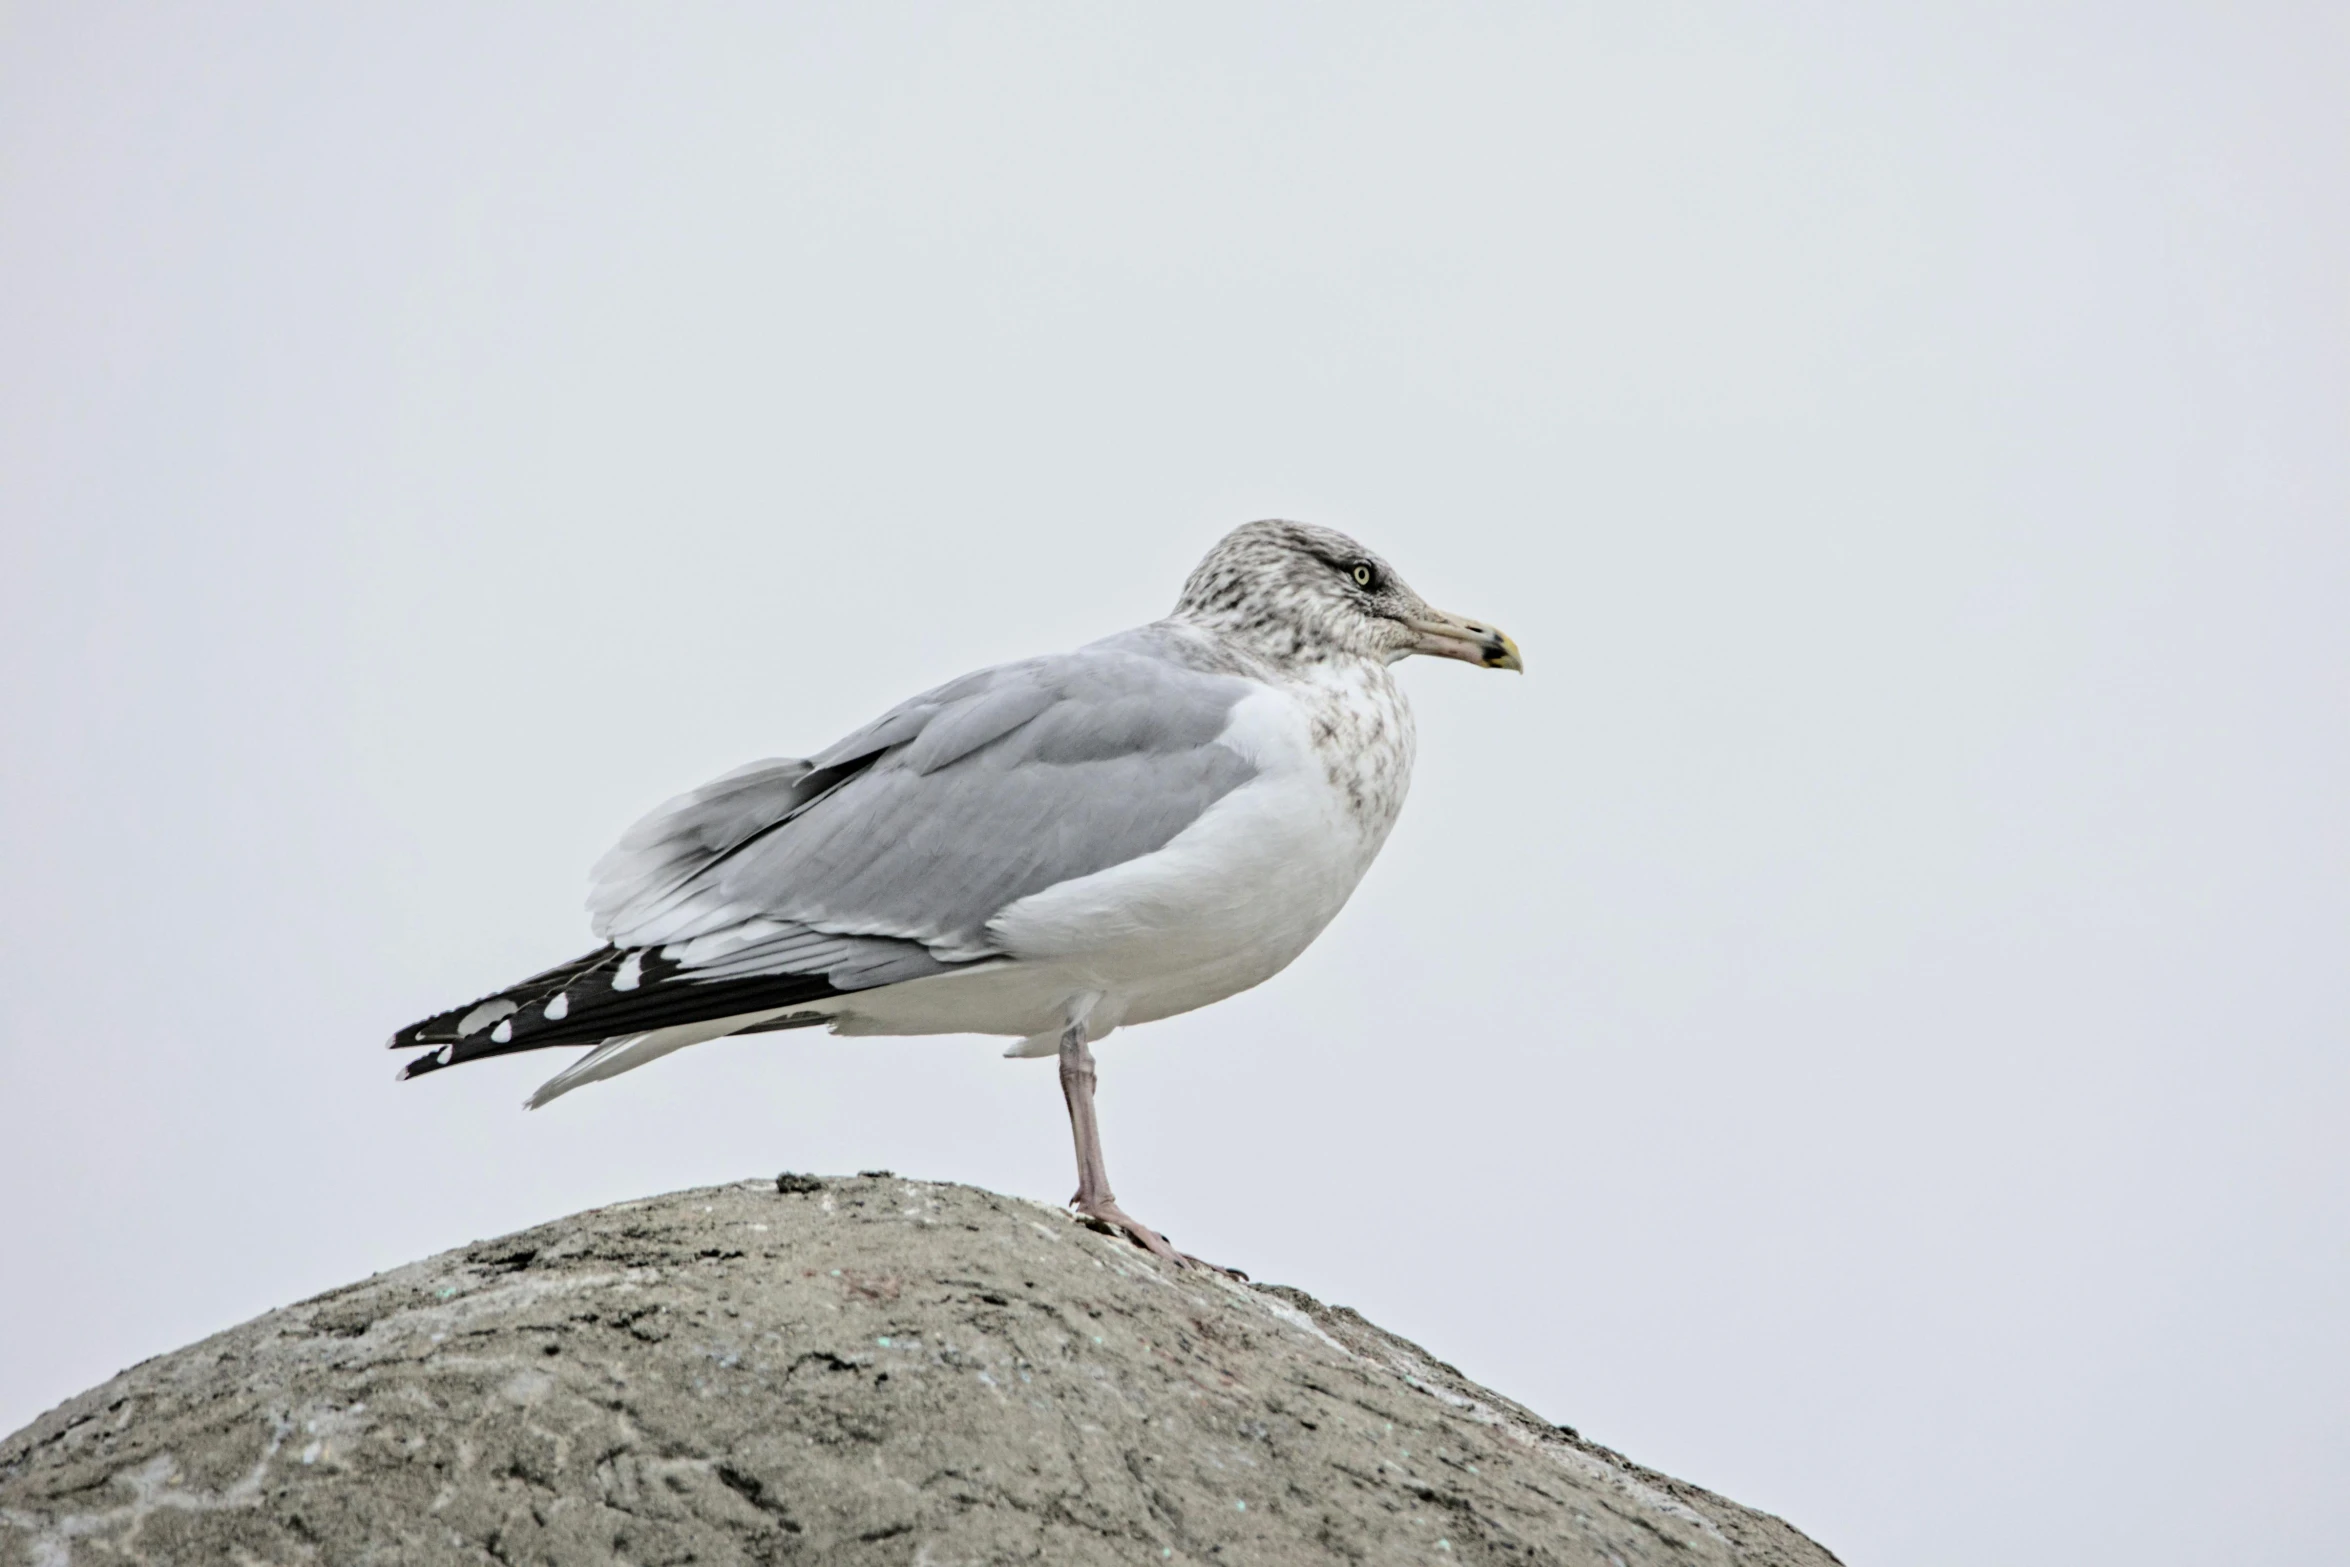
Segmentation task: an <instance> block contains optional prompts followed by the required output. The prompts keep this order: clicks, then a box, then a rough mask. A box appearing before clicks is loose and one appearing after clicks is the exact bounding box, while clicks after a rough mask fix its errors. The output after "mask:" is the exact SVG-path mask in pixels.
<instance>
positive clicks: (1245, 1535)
mask: <svg viewBox="0 0 2350 1567" xmlns="http://www.w3.org/2000/svg"><path fill="white" fill-rule="evenodd" d="M1834 1560H1835V1558H1834V1557H1832V1556H1830V1555H1829V1554H1828V1553H1827V1552H1826V1551H1825V1550H1822V1549H1821V1548H1820V1547H1819V1546H1817V1545H1815V1544H1813V1543H1812V1542H1811V1541H1810V1540H1807V1539H1806V1538H1804V1537H1803V1536H1802V1535H1800V1534H1798V1533H1797V1532H1796V1531H1795V1530H1794V1529H1792V1528H1790V1527H1788V1526H1787V1525H1786V1524H1784V1523H1782V1522H1780V1521H1779V1520H1778V1519H1776V1518H1772V1517H1768V1516H1766V1515H1764V1514H1761V1513H1757V1512H1753V1511H1751V1510H1749V1509H1747V1508H1744V1507H1740V1506H1739V1505H1737V1504H1736V1503H1734V1502H1728V1501H1724V1500H1723V1499H1722V1498H1720V1497H1718V1496H1714V1495H1711V1494H1709V1493H1707V1492H1705V1491H1701V1490H1699V1489H1697V1488H1696V1487H1694V1486H1691V1485H1687V1484H1684V1483H1683V1482H1681V1481H1678V1480H1673V1479H1668V1478H1667V1477H1665V1476H1663V1475H1660V1474H1656V1473H1654V1472H1653V1471H1650V1470H1647V1469H1644V1468H1641V1467H1640V1466H1639V1465H1637V1464H1634V1463H1632V1462H1630V1461H1628V1460H1626V1459H1624V1458H1622V1457H1620V1456H1618V1455H1617V1454H1615V1453H1612V1452H1610V1451H1609V1450H1607V1449H1606V1448H1603V1447H1599V1446H1595V1445H1593V1444H1592V1443H1589V1442H1585V1441H1582V1440H1580V1439H1578V1438H1577V1437H1575V1436H1574V1435H1573V1434H1572V1433H1571V1432H1569V1431H1567V1430H1565V1429H1564V1428H1562V1427H1557V1426H1552V1425H1549V1424H1546V1423H1545V1422H1543V1421H1542V1420H1539V1419H1537V1418H1536V1417H1535V1416H1534V1415H1532V1414H1531V1413H1529V1412H1528V1411H1526V1410H1524V1409H1522V1408H1520V1407H1519V1406H1517V1405H1516V1404H1513V1403H1511V1402H1510V1401H1509V1400H1508V1399H1505V1398H1503V1397H1501V1396H1500V1395H1498V1394H1495V1393H1491V1392H1488V1391H1486V1390H1485V1389H1484V1388H1481V1387H1478V1386H1476V1385H1474V1384H1473V1383H1470V1382H1468V1381H1467V1380H1466V1379H1464V1378H1463V1377H1462V1376H1461V1375H1460V1374H1459V1373H1458V1372H1456V1371H1454V1370H1453V1369H1452V1368H1451V1367H1449V1366H1446V1365H1444V1364H1442V1363H1440V1362H1438V1361H1435V1360H1432V1359H1430V1358H1429V1357H1428V1356H1427V1355H1425V1354H1423V1353H1422V1352H1421V1351H1419V1350H1418V1349H1416V1348H1414V1347H1413V1346H1412V1345H1410V1344H1407V1343H1405V1342H1404V1341H1403V1340H1401V1339H1398V1338H1396V1337H1394V1336H1392V1335H1391V1334H1388V1333H1384V1332H1382V1331H1380V1330H1379V1329H1378V1328H1375V1327H1373V1326H1372V1325H1371V1324H1370V1323H1368V1322H1366V1321H1364V1320H1363V1319H1362V1318H1361V1317H1359V1316H1357V1315H1355V1314H1354V1313H1353V1312H1351V1311H1348V1310H1346V1309H1344V1308H1342V1307H1328V1306H1323V1305H1321V1304H1319V1303H1318V1302H1316V1301H1314V1300H1313V1299H1311V1298H1310V1297H1308V1296H1306V1295H1304V1294H1301V1293H1299V1292H1298V1291H1296V1290H1292V1289H1284V1288H1280V1287H1278V1286H1266V1285H1250V1284H1246V1283H1242V1282H1240V1281H1238V1280H1236V1279H1230V1278H1226V1277H1224V1276H1222V1275H1218V1274H1214V1273H1211V1272H1207V1271H1205V1270H1198V1269H1193V1270H1186V1271H1184V1272H1181V1273H1175V1272H1170V1271H1169V1270H1167V1269H1165V1268H1163V1267H1160V1266H1158V1265H1156V1264H1154V1263H1153V1262H1152V1261H1151V1259H1150V1258H1148V1257H1147V1256H1145V1255H1144V1254H1143V1253H1142V1252H1141V1251H1139V1250H1137V1249H1136V1248H1135V1247H1133V1246H1131V1245H1129V1244H1127V1243H1126V1242H1125V1241H1124V1240H1122V1239H1119V1238H1116V1237H1112V1236H1108V1235H1103V1234H1100V1233H1097V1232H1095V1231H1093V1230H1091V1229H1088V1228H1086V1227H1085V1226H1084V1225H1082V1224H1080V1223H1079V1222H1077V1221H1076V1220H1074V1219H1072V1218H1071V1217H1070V1216H1069V1215H1068V1214H1067V1213H1066V1212H1064V1211H1062V1210H1060V1209H1056V1208H1048V1207H1044V1206H1042V1205H1039V1204H1035V1203H1030V1202H1025V1201H1021V1200H1018V1199H1015V1198H1007V1197H998V1196H994V1195H992V1194H990V1193H987V1192H982V1191H976V1190H973V1189H971V1188H969V1187H962V1186H945V1185H933V1184H930V1183H927V1182H921V1181H909V1180H900V1179H897V1178H895V1177H887V1176H883V1175H879V1174H875V1175H871V1176H860V1177H858V1178H855V1179H823V1180H818V1179H815V1178H811V1177H805V1176H802V1177H795V1178H793V1179H791V1180H787V1181H785V1182H783V1183H781V1189H780V1190H779V1187H778V1182H776V1181H774V1180H760V1181H756V1182H746V1183H743V1184H741V1185H736V1186H720V1187H713V1188H710V1189H708V1190H704V1191H693V1192H681V1193H678V1194H675V1195H673V1196H668V1197H658V1198H653V1199H650V1200H647V1201H644V1202H633V1203H622V1204H620V1205H618V1206H616V1207H611V1208H601V1209H597V1210H595V1211H593V1212H589V1213H583V1214H579V1215H576V1216H574V1217H572V1218H568V1219H561V1220H558V1221H556V1222H554V1223H552V1224H546V1225H541V1226H540V1227H539V1228H537V1229H534V1230H528V1231H525V1232H523V1233H522V1234H519V1235H512V1236H508V1237H506V1238H505V1239H503V1240H495V1241H485V1242H482V1243H479V1244H477V1245H473V1246H468V1247H465V1248H463V1249H462V1250H458V1251H452V1252H446V1253H443V1254H442V1255H440V1256H438V1257H433V1258H430V1259H428V1260H426V1261H423V1262H418V1263H414V1264H411V1265H410V1266H408V1267H405V1268H399V1269H396V1270H394V1271H392V1272H390V1273H385V1274H381V1275H378V1276H377V1277H375V1278H372V1279H369V1280H367V1281H365V1282H364V1283H360V1284H354V1285H351V1286H349V1287H348V1288H345V1289H340V1290H336V1291H333V1292H332V1293H329V1294H326V1295H321V1296H319V1297H318V1298H317V1299H315V1300H309V1301H304V1302H303V1303H302V1304H300V1305H297V1306H288V1307H286V1308H284V1309H283V1310H280V1311H273V1312H271V1313H269V1314H268V1315H267V1316H264V1317H260V1318H258V1319H256V1320H254V1321H252V1322H248V1323H246V1324H245V1325H243V1326H242V1327H238V1328H232V1329H230V1330H229V1331H228V1332H226V1333H222V1334H219V1335H216V1336H215V1337H213V1338H209V1339H206V1340H205V1341H204V1342H202V1343H200V1344H195V1345H192V1346H190V1347H189V1348H187V1349H183V1350H180V1351H179V1352H177V1353H176V1354H170V1355H164V1356H160V1357H158V1358H156V1359H154V1360H150V1361H147V1362H145V1363H143V1364H141V1365H138V1366H135V1367H133V1368H132V1369H130V1370H128V1371H126V1372H123V1373H122V1374H121V1375H120V1376H117V1377H115V1378H114V1379H113V1380H112V1381H110V1382H108V1383H106V1384H105V1385H104V1386H103V1387H99V1388H96V1389H93V1390H92V1391H90V1392H88V1393H84V1394H83V1395H81V1396H80V1397H79V1398H76V1399H73V1400H71V1401H70V1402H68V1403H66V1404H64V1405H61V1406H60V1407H59V1408H57V1409H54V1410H52V1411H50V1412H49V1413H48V1414H46V1415H44V1416H42V1417H41V1418H40V1419H39V1420H36V1421H35V1422H33V1424H32V1425H31V1426H29V1427H27V1428H26V1429H24V1430H23V1431H20V1432H18V1433H17V1434H15V1435H14V1436H11V1437H9V1438H8V1439H7V1440H6V1441H5V1442H0V1563H7V1564H11V1567H14V1564H20V1563H21V1564H27V1567H31V1564H36V1563H37V1564H42V1567H51V1564H62V1563H66V1562H69V1561H70V1562H75V1563H82V1562H122V1561H139V1562H177V1563H190V1564H194V1563H215V1562H222V1563H225V1562H297V1561H312V1562H326V1563H344V1562H350V1563H383V1564H387V1567H388V1564H393V1563H403V1564H418V1567H422V1564H427V1563H489V1562H502V1563H511V1564H523V1563H560V1564H575V1563H576V1564H583V1567H584V1564H589V1563H598V1564H600V1563H607V1562H615V1561H621V1562H635V1563H647V1562H687V1561H694V1562H759V1563H787V1562H807V1563H825V1564H834V1563H876V1564H879V1563H925V1564H936V1567H945V1564H948V1563H962V1562H971V1563H983V1562H984V1563H994V1562H1014V1561H1019V1562H1047V1563H1054V1564H1061V1563H1094V1562H1103V1563H1108V1562H1120V1563H1146V1562H1206V1561H1215V1562H1223V1563H1241V1562H1249V1563H1288V1562H1379V1563H1385V1562H1401V1561H1413V1562H1458V1563H1472V1562H1512V1563H1521V1564H1523V1563H1591V1564H1594V1567H1599V1564H1616V1567H1640V1564H1645V1563H1662V1562H1672V1563H1675V1564H1676V1567H1697V1564H1715V1563H1743V1564H1752V1567H1764V1564H1769V1567H1797V1564H1826V1563H1831V1562H1833V1561H1834Z"/></svg>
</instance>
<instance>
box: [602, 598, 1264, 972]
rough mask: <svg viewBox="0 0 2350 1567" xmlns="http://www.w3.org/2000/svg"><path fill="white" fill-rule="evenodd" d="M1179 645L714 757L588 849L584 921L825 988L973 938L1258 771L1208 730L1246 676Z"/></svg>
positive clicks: (1136, 638)
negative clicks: (714, 769)
mask: <svg viewBox="0 0 2350 1567" xmlns="http://www.w3.org/2000/svg"><path fill="white" fill-rule="evenodd" d="M1178 653H1179V650H1178V649H1175V648H1172V647H1169V646H1167V645H1165V644H1164V643H1162V642H1160V641H1158V640H1156V639H1155V638H1154V636H1153V635H1152V634H1150V633H1149V632H1148V631H1147V630H1146V631H1145V632H1143V633H1129V634H1128V635H1126V636H1123V637H1119V638H1114V639H1112V640H1111V641H1109V642H1104V643H1097V644H1095V645H1094V646H1092V647H1090V648H1085V649H1081V650H1079V651H1078V652H1075V653H1068V654H1061V655H1057V656H1054V657H1049V658H1039V659H1029V660H1026V661H1024V662H1021V663H1017V664H1006V665H1002V666H1000V667H998V668H995V669H989V670H983V671H981V672H980V673H978V674H975V675H967V676H965V677H964V678H963V679H961V680H957V681H954V682H952V683H950V684H948V685H944V686H941V687H939V688H938V689H937V690H935V691H930V692H926V693H924V694H923V695H921V696H918V697H916V698H914V699H913V700H912V701H910V702H907V703H905V704H903V705H902V706H900V707H897V708H894V709H892V710H891V711H890V712H888V713H886V714H884V715H883V716H882V717H881V718H879V719H877V720H876V721H874V722H873V723H872V724H869V725H867V726H866V727H865V728H863V729H861V730H859V731H857V732H856V733H855V734H853V735H851V736H849V737H848V738H847V739H845V740H843V741H841V742H840V743H839V744H837V745H835V746H833V747H831V748H830V749H828V750H826V751H823V752H821V753H819V754H818V755H816V756H813V757H810V758H808V759H806V760H805V761H798V760H786V761H771V762H761V763H756V764H754V765H752V766H750V767H747V768H744V769H742V770H740V771H738V772H735V773H731V774H729V775H727V776H726V777H724V778H721V779H719V780H717V781H716V782H714V783H712V784H710V785H708V786H706V787H705V788H702V789H699V790H696V791H695V792H694V793H692V794H690V795H687V796H685V797H683V798H682V799H679V800H676V801H673V802H671V803H670V804H669V805H667V806H664V807H663V808H662V809H661V810H659V811H657V812H655V813H654V814H653V815H652V816H649V817H647V818H646V819H645V820H644V821H643V822H640V823H639V824H638V825H637V826H636V827H634V828H632V829H631V830H630V831H629V833H628V834H627V835H626V836H625V837H624V838H622V840H621V842H620V844H619V846H618V847H617V848H615V849H614V850H613V851H612V852H611V853H610V854H608V855H606V856H605V857H604V859H603V860H602V861H600V862H599V863H598V864H597V866H596V869H595V873H594V877H593V886H592V889H591V891H590V893H589V900H588V906H589V911H590V914H591V915H592V917H593V920H594V925H595V930H596V933H597V934H598V935H600V936H602V937H604V938H605V939H606V940H608V941H610V942H612V943H613V944H614V945H615V946H617V947H621V948H638V947H656V946H657V947H660V948H662V949H663V956H664V957H665V958H667V959H669V960H671V961H674V962H675V963H677V964H678V965H679V966H680V967H681V968H683V969H685V970H687V971H689V972H691V973H692V974H693V975H694V976H695V977H696V978H701V979H719V978H731V977H735V976H738V975H751V974H772V973H774V972H776V971H777V970H778V969H779V968H787V967H788V968H792V969H794V970H795V971H801V972H804V971H805V969H804V968H801V965H803V964H806V963H808V962H810V961H812V960H819V961H822V962H823V963H824V965H825V966H826V967H827V970H828V972H829V973H830V976H831V981H832V983H833V984H835V985H837V986H841V987H842V988H861V985H862V984H872V983H887V982H888V981H889V980H890V979H892V978H897V977H909V978H910V977H913V974H912V973H910V972H909V973H906V974H904V975H902V976H901V975H900V974H897V973H895V972H892V971H893V970H895V969H898V968H905V967H913V968H918V969H920V970H921V971H924V972H936V971H937V970H938V969H939V968H940V967H943V966H945V965H949V964H953V963H958V962H967V961H971V960H973V959H977V958H983V957H986V956H989V955H991V954H993V953H994V951H995V948H994V946H993V945H992V942H991V938H990V936H989V934H988V930H987V922H988V921H989V919H990V918H992V917H993V916H994V915H995V914H996V913H997V912H999V911H1000V910H1002V909H1003V908H1005V907H1006V906H1007V905H1009V904H1011V903H1014V902H1017V901H1018V900H1019V899H1021V898H1024V897H1027V896H1029V895H1030V894H1032V893H1036V892H1041V891H1043V890H1044V889H1045V888H1047V887H1051V886H1054V885H1056V884H1058V883H1060V882H1063V881H1068V880H1070V879H1072V878H1075V877H1079V876H1086V875H1091V874H1092V873H1093V872H1095V871H1100V870H1106V869H1108V868H1109V867H1110V866H1113V865H1118V864H1122V863H1124V862H1126V861H1128V860H1131V859H1135V858H1138V857H1139V856H1142V855H1145V854H1149V853H1152V852H1153V851H1155V850H1157V849H1159V848H1162V847H1164V846H1165V845H1166V843H1167V842H1168V841H1169V840H1170V839H1172V838H1173V837H1174V836H1175V835H1176V834H1177V833H1179V832H1181V831H1182V830H1183V829H1184V828H1185V827H1188V826H1189V825H1191V823H1192V822H1194V821H1196V820H1198V818H1199V816H1200V814H1201V813H1202V812H1204V811H1205V810H1206V809H1207V808H1208V807H1209V806H1210V805H1212V804H1214V803H1215V802H1216V801H1217V800H1219V799H1221V798H1223V797H1224V796H1225V795H1226V794H1229V793H1230V792H1231V791H1232V790H1234V789H1236V788H1238V787H1239V786H1240V785H1241V784H1243V783H1245V782H1247V781H1248V779H1249V778H1250V777H1252V776H1253V775H1254V769H1253V767H1252V765H1251V764H1250V763H1249V762H1248V761H1247V760H1246V759H1245V758H1244V757H1242V756H1241V755H1240V754H1239V753H1238V752H1237V751H1234V750H1232V749H1231V748H1229V747H1227V746H1224V745H1221V744H1219V743H1217V737H1218V736H1219V735H1220V734H1222V733H1223V731H1224V727H1225V724H1226V721H1227V719H1228V717H1229V715H1230V713H1231V710H1232V708H1233V706H1234V705H1235V704H1236V703H1237V702H1239V701H1240V699H1241V698H1242V697H1244V696H1245V695H1247V694H1248V692H1249V691H1250V689H1252V688H1251V686H1250V684H1249V683H1248V682H1246V681H1244V680H1242V679H1239V678H1237V677H1235V676H1232V675H1228V674H1221V673H1211V672H1206V671H1202V670H1199V669H1196V668H1192V667H1189V666H1188V665H1187V664H1186V663H1184V662H1183V661H1182V660H1181V659H1180V657H1179V656H1176V655H1178ZM856 938H879V939H878V940H876V941H874V942H873V947H874V948H875V950H874V952H873V953H872V954H870V958H871V963H872V965H873V967H872V971H871V972H868V971H867V967H868V965H867V964H866V963H864V962H860V961H859V959H860V958H863V957H865V956H867V955H866V954H862V953H857V952H853V951H850V952H844V951H843V950H842V949H841V947H840V943H842V942H843V941H844V940H845V941H852V942H853V941H854V940H855V939H856ZM909 944H911V945H910V946H909ZM844 960H845V961H844Z"/></svg>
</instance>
